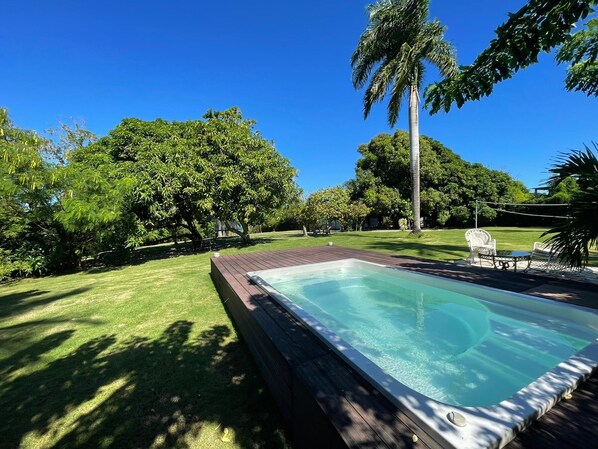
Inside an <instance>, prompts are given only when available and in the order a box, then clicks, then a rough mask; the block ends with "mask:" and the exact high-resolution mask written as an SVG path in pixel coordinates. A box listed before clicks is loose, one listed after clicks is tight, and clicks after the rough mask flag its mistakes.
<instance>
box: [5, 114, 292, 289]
mask: <svg viewBox="0 0 598 449" xmlns="http://www.w3.org/2000/svg"><path fill="white" fill-rule="evenodd" d="M254 125H255V122H254V121H252V120H248V119H244V118H243V117H242V115H241V112H240V111H239V110H238V109H237V108H233V109H230V110H227V111H224V112H216V111H208V113H207V114H206V115H205V116H204V117H203V120H190V121H186V122H169V121H165V120H160V119H158V120H155V121H151V122H147V121H142V120H138V119H125V120H123V121H122V122H121V123H120V124H119V125H118V126H117V127H116V128H114V129H113V130H112V131H110V132H109V133H108V135H107V136H106V137H103V138H101V139H96V137H95V136H94V135H93V134H92V133H90V132H89V131H86V130H85V129H83V128H82V127H80V126H78V125H75V126H74V127H68V126H62V127H61V128H60V129H59V130H58V131H57V132H54V133H52V134H51V135H50V136H48V137H44V138H42V137H40V136H38V135H37V134H36V133H35V132H34V131H29V130H23V129H19V128H17V127H15V126H14V124H13V123H12V122H11V121H10V118H9V116H8V112H7V111H6V110H5V109H4V110H0V161H1V162H0V279H2V278H5V277H8V276H15V275H16V276H19V275H21V276H22V275H29V274H43V273H48V272H58V271H63V270H67V269H72V268H78V267H80V266H81V263H82V261H84V260H85V259H86V258H90V257H96V256H98V255H101V254H102V253H105V252H109V254H110V255H111V256H113V257H120V256H122V255H124V254H126V252H127V251H129V250H130V249H132V248H134V247H136V246H138V245H140V244H143V243H145V242H148V241H152V240H156V239H158V238H163V237H176V236H185V237H188V238H190V239H191V240H192V241H193V242H194V244H196V245H197V244H200V243H201V241H202V239H203V238H205V237H213V236H214V232H215V231H216V229H215V227H216V219H218V222H219V223H222V225H223V226H225V227H226V228H227V229H228V230H230V231H231V232H235V233H237V234H238V235H239V236H240V237H241V238H242V239H243V240H244V241H248V240H249V238H250V234H249V232H250V226H251V225H252V224H257V223H263V222H264V221H265V220H266V218H267V217H269V216H270V215H271V214H272V213H273V211H276V210H278V209H280V207H282V206H283V205H285V204H288V203H290V202H291V198H296V197H297V196H298V192H299V190H298V187H297V185H296V183H295V176H296V170H295V169H294V168H293V167H292V166H291V164H290V162H289V161H288V160H287V159H285V158H284V157H282V156H281V155H280V154H279V153H278V152H277V151H276V149H275V147H274V144H273V143H272V142H271V141H268V140H266V139H265V138H264V137H262V136H261V135H260V134H259V133H258V132H257V131H256V130H255V129H254Z"/></svg>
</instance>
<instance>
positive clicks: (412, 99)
mask: <svg viewBox="0 0 598 449" xmlns="http://www.w3.org/2000/svg"><path fill="white" fill-rule="evenodd" d="M409 150H410V156H411V208H412V210H413V230H412V231H411V232H413V234H419V233H420V232H422V230H421V225H420V211H419V95H418V93H417V86H414V85H412V86H411V88H410V92H409Z"/></svg>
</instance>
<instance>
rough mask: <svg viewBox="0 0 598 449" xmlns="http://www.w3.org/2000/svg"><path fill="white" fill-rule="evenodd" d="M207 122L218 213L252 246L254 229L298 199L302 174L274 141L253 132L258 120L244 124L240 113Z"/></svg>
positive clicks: (215, 115) (212, 114)
mask: <svg viewBox="0 0 598 449" xmlns="http://www.w3.org/2000/svg"><path fill="white" fill-rule="evenodd" d="M204 118H205V119H206V122H205V125H204V134H205V139H206V144H205V145H206V147H207V149H208V151H209V155H208V158H209V162H210V165H211V171H212V173H213V174H214V181H213V182H214V192H213V209H214V213H215V215H216V216H217V217H218V218H219V219H220V220H222V221H223V222H224V223H226V224H227V227H228V228H229V229H230V230H231V231H233V232H235V233H237V234H238V235H239V236H240V237H241V238H242V239H243V241H245V242H248V241H249V240H250V236H249V228H250V225H252V224H259V223H263V222H264V221H265V220H266V218H267V217H268V215H269V214H271V213H274V211H276V210H277V209H278V208H280V207H282V206H284V205H285V204H288V203H289V202H291V201H292V200H293V199H294V198H296V196H297V191H298V188H297V185H296V183H295V176H296V174H297V172H296V170H295V169H294V168H293V167H292V166H291V164H290V162H289V161H288V159H286V158H284V157H283V156H282V155H281V154H280V153H278V151H276V148H275V147H274V144H273V143H272V142H270V141H268V140H266V139H264V138H263V137H262V136H261V135H260V134H259V133H258V132H257V131H255V130H254V126H255V121H253V120H248V119H243V117H242V115H241V111H240V110H239V109H238V108H232V109H229V110H227V111H224V112H215V111H208V113H207V114H206V115H205V116H204ZM235 223H238V224H239V225H240V227H241V230H238V229H237V228H236V227H235V226H234V224H235Z"/></svg>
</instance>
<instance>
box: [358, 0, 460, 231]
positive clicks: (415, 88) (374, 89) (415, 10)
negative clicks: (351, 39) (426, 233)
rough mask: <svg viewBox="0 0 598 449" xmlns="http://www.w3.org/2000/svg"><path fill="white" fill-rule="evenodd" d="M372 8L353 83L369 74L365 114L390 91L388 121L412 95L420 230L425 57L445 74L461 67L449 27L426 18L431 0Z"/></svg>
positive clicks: (398, 0)
mask: <svg viewBox="0 0 598 449" xmlns="http://www.w3.org/2000/svg"><path fill="white" fill-rule="evenodd" d="M368 12H369V14H370V18H369V23H368V26H367V28H366V29H365V31H364V32H363V34H362V35H361V37H360V38H359V43H358V44H357V48H356V49H355V52H354V53H353V56H352V58H351V67H352V68H353V86H354V87H355V88H356V89H361V88H362V87H364V86H365V84H366V82H367V81H368V79H370V82H369V85H368V87H367V89H366V91H365V96H364V99H363V112H364V117H365V118H367V117H368V115H369V113H370V110H371V108H372V105H373V104H374V103H376V102H378V101H382V99H383V98H384V97H385V96H386V94H387V92H389V91H390V100H389V102H388V123H389V124H390V126H394V125H395V124H396V122H397V119H398V117H399V110H400V108H401V101H402V100H403V98H404V97H405V96H407V93H408V95H409V141H410V142H409V143H410V156H411V184H412V185H411V204H412V208H413V219H414V226H413V232H414V233H419V232H421V227H420V206H419V203H420V199H419V191H420V188H419V177H420V175H419V102H420V98H419V91H420V89H421V86H422V82H423V77H424V71H425V66H424V62H427V63H430V64H432V65H434V66H436V67H438V69H439V70H440V73H441V74H442V76H444V77H450V76H453V75H454V74H455V73H456V72H457V61H456V59H455V50H454V48H453V46H452V45H451V44H450V43H449V42H447V41H445V40H444V29H445V28H444V27H443V26H442V25H441V24H440V22H439V21H438V20H436V19H434V20H432V21H431V22H428V14H429V0H381V1H378V2H376V3H374V4H372V5H370V6H368ZM374 69H375V71H374ZM372 71H374V74H373V75H372V76H371V77H370V74H371V73H372Z"/></svg>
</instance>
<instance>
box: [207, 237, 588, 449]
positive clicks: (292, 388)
mask: <svg viewBox="0 0 598 449" xmlns="http://www.w3.org/2000/svg"><path fill="white" fill-rule="evenodd" d="M346 258H358V259H362V260H366V261H368V262H374V263H380V264H384V265H388V266H396V267H401V268H404V269H408V270H414V271H417V272H420V273H427V274H434V275H439V276H444V277H448V278H451V279H456V280H461V281H465V282H472V283H476V284H480V285H486V286H490V287H496V288H502V289H505V290H510V291H514V292H522V293H526V294H531V295H535V296H540V297H544V298H548V299H553V300H557V301H564V302H568V303H573V304H577V305H583V306H586V307H593V308H598V289H596V287H595V286H588V285H586V284H580V283H578V282H569V281H560V280H549V279H547V278H543V277H539V276H533V275H529V274H525V273H516V274H515V273H511V272H502V271H498V270H490V269H482V268H478V267H470V266H460V265H455V264H450V263H443V262H437V261H432V260H426V259H419V258H415V257H404V256H399V255H392V254H382V253H376V252H371V251H365V250H356V249H350V248H343V247H337V246H332V247H327V246H321V247H311V248H298V249H291V250H282V251H272V252H255V253H243V254H236V255H230V256H221V257H217V258H215V257H214V258H212V261H211V263H212V278H213V280H214V283H215V285H216V287H217V289H218V291H219V293H220V296H221V298H222V301H223V302H224V304H225V306H226V308H227V310H228V312H229V313H230V315H231V317H232V319H233V321H234V323H235V325H236V326H237V328H238V329H239V331H240V333H241V335H242V336H243V339H244V341H245V343H246V344H247V347H248V348H249V350H250V351H251V352H252V354H253V356H254V358H255V360H256V363H257V365H258V367H259V369H260V371H261V372H262V375H263V377H264V380H265V382H266V384H267V385H268V387H269V388H270V391H271V393H272V395H273V397H274V399H275V402H276V404H277V405H278V407H279V408H280V410H281V413H282V416H283V417H284V419H285V420H286V421H287V423H288V429H289V431H290V433H291V439H292V440H293V442H294V444H295V445H296V447H298V448H303V447H305V448H318V447H326V448H337V447H338V448H342V447H360V448H361V447H367V448H411V447H417V448H430V449H440V448H441V447H442V445H441V443H440V442H438V441H435V440H434V437H433V435H430V434H427V433H426V432H425V430H424V429H421V428H419V427H418V426H417V424H416V423H414V422H413V421H411V420H410V418H409V416H408V415H407V414H406V413H404V411H403V410H401V409H399V408H398V407H397V406H395V405H394V404H392V403H391V402H390V401H388V400H387V399H386V398H385V397H384V396H383V395H382V394H380V393H379V392H378V391H377V390H376V389H375V388H374V387H373V386H371V385H370V384H369V383H368V382H367V381H366V380H365V379H363V378H362V377H361V376H360V375H359V374H358V373H356V372H355V371H354V370H352V369H351V368H350V367H349V366H348V365H347V364H346V363H345V362H344V361H342V360H341V359H340V358H339V357H338V356H337V355H336V354H335V353H334V352H333V351H331V350H330V349H329V348H328V347H327V346H326V345H325V344H324V343H323V342H322V341H320V340H319V339H318V338H317V337H316V336H315V335H314V334H313V333H312V332H311V331H310V330H309V329H307V328H306V327H305V326H304V325H303V324H302V323H300V322H299V321H297V320H296V319H295V318H294V317H293V316H291V315H290V314H289V313H288V312H287V311H286V310H285V309H283V308H282V307H281V306H280V305H279V304H278V303H276V302H275V301H274V300H272V299H271V298H270V297H269V296H268V295H266V294H265V293H264V292H263V291H262V290H261V289H260V288H259V287H258V286H256V285H254V284H253V283H252V282H251V281H250V280H249V278H248V277H247V274H246V273H247V272H248V271H258V270H263V269H270V268H280V267H287V266H293V265H301V264H307V263H316V262H328V261H334V260H339V259H346ZM414 434H415V435H417V436H418V442H417V443H416V444H414V443H413V441H412V436H413V435H414ZM596 441H598V375H597V373H596V372H595V373H594V374H593V376H592V377H591V378H590V379H588V380H587V381H586V382H584V383H583V384H582V385H581V386H580V387H579V388H578V389H577V390H576V391H574V393H573V397H572V398H571V399H569V400H563V401H561V402H560V403H559V404H557V405H556V406H555V407H554V408H552V409H551V410H550V411H549V412H548V413H546V414H545V415H544V416H542V417H541V418H540V419H538V420H537V421H535V422H534V423H533V424H532V425H531V426H530V427H529V428H528V429H526V430H525V431H523V432H521V433H520V434H519V435H518V436H517V437H516V438H515V439H514V440H512V441H511V442H510V443H509V444H508V445H507V446H506V447H507V448H508V449H521V448H528V449H535V448H538V449H539V448H542V449H544V448H548V447H559V448H567V447H589V446H591V445H592V444H593V442H596Z"/></svg>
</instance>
